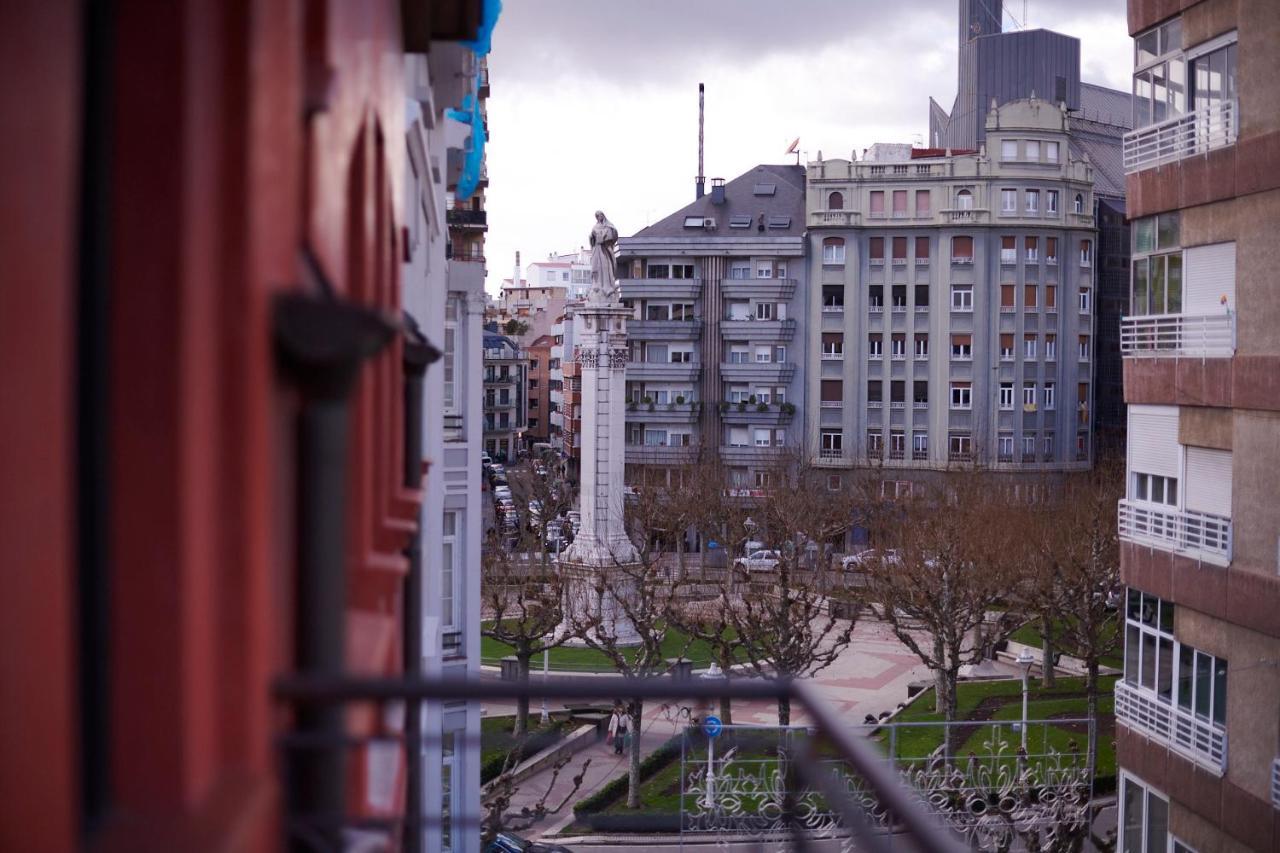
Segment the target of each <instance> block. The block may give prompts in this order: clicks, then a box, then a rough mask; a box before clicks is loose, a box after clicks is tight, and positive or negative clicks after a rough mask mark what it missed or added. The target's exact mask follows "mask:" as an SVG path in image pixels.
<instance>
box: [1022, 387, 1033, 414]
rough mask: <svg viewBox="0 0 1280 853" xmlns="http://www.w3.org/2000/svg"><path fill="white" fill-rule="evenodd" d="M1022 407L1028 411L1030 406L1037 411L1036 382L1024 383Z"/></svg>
mask: <svg viewBox="0 0 1280 853" xmlns="http://www.w3.org/2000/svg"><path fill="white" fill-rule="evenodd" d="M1022 408H1023V410H1024V411H1026V410H1027V409H1028V408H1029V409H1030V410H1031V411H1035V408H1036V383H1034V382H1023V383H1022Z"/></svg>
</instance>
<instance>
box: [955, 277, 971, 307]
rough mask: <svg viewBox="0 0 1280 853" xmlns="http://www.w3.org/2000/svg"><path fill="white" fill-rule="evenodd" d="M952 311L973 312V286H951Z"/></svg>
mask: <svg viewBox="0 0 1280 853" xmlns="http://www.w3.org/2000/svg"><path fill="white" fill-rule="evenodd" d="M951 310H952V311H969V312H971V311H973V287H972V286H971V285H967V284H966V285H957V284H953V285H951Z"/></svg>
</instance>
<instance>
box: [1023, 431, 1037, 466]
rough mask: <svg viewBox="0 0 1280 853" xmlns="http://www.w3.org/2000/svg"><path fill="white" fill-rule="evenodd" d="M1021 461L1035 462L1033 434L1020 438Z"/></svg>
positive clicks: (1034, 438) (1034, 439)
mask: <svg viewBox="0 0 1280 853" xmlns="http://www.w3.org/2000/svg"><path fill="white" fill-rule="evenodd" d="M1022 461H1023V462H1034V461H1036V437H1035V434H1034V433H1033V434H1031V435H1024V436H1022Z"/></svg>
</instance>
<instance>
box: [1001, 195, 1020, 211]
mask: <svg viewBox="0 0 1280 853" xmlns="http://www.w3.org/2000/svg"><path fill="white" fill-rule="evenodd" d="M1000 212H1001V213H1017V212H1018V191H1017V190H1014V189H1003V190H1000Z"/></svg>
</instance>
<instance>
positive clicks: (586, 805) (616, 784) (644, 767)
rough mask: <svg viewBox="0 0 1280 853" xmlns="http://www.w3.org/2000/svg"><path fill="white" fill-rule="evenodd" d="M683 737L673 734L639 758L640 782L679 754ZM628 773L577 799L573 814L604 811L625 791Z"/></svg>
mask: <svg viewBox="0 0 1280 853" xmlns="http://www.w3.org/2000/svg"><path fill="white" fill-rule="evenodd" d="M683 737H684V735H679V734H678V735H675V736H674V737H672V738H671V739H670V740H668V741H667V742H666V743H664V744H663V745H662V746H660V747H658V748H657V749H655V750H654V751H653V752H651V753H649V754H648V755H646V756H645V757H644V758H643V759H641V760H640V781H641V782H643V781H644V780H645V779H648V778H649V777H650V776H652V775H653V774H654V773H657V772H658V771H659V770H661V769H662V768H663V767H665V766H666V764H667V762H669V761H671V760H672V759H673V758H678V757H679V756H680V742H681V740H682V739H683ZM630 775H631V773H630V770H628V772H627V773H624V774H623V775H621V776H619V777H618V778H617V779H613V780H611V781H610V782H609V783H608V784H607V785H605V786H604V787H603V788H601V789H600V790H599V791H596V792H595V793H594V794H592V795H591V796H589V797H587V798H586V799H583V800H579V801H578V802H577V803H575V804H574V806H573V813H574V815H575V816H578V815H585V814H591V813H593V812H600V811H604V810H605V809H606V808H608V807H609V806H610V805H612V804H613V801H614V800H616V799H618V798H619V797H621V796H624V795H625V794H626V793H627V779H628V778H629V777H630Z"/></svg>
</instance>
